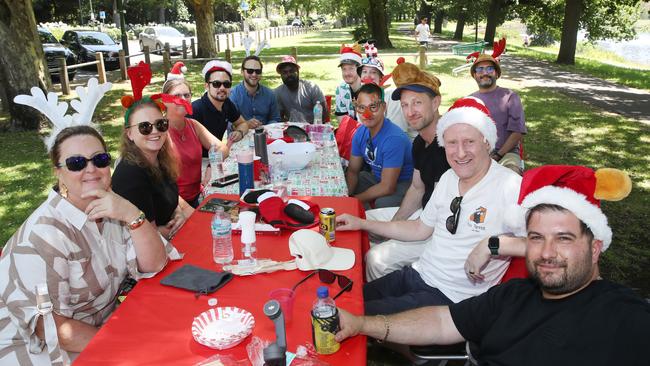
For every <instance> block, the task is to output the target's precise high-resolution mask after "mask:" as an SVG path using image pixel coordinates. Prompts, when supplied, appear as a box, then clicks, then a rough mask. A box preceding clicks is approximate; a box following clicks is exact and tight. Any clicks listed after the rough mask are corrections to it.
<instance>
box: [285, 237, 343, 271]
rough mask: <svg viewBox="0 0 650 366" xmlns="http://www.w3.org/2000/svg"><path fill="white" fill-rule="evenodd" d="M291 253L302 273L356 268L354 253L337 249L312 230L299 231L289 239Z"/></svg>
mask: <svg viewBox="0 0 650 366" xmlns="http://www.w3.org/2000/svg"><path fill="white" fill-rule="evenodd" d="M289 251H290V252H291V255H292V256H294V257H296V265H297V266H298V269H300V270H302V271H312V270H315V269H319V268H322V269H329V270H331V271H343V270H346V269H350V268H352V266H354V251H353V250H352V249H346V248H336V247H333V246H331V245H329V243H327V241H326V240H325V237H323V236H322V235H321V234H319V233H317V232H315V231H312V230H306V229H302V230H298V231H296V232H294V233H293V234H291V237H289Z"/></svg>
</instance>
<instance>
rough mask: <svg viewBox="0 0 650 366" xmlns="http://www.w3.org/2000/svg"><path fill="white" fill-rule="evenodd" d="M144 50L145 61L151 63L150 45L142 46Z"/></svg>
mask: <svg viewBox="0 0 650 366" xmlns="http://www.w3.org/2000/svg"><path fill="white" fill-rule="evenodd" d="M142 52H144V63H146V64H150V65H151V55H150V53H149V46H144V47H142Z"/></svg>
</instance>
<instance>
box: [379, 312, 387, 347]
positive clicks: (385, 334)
mask: <svg viewBox="0 0 650 366" xmlns="http://www.w3.org/2000/svg"><path fill="white" fill-rule="evenodd" d="M377 316H378V317H379V316H380V317H382V319H384V328H385V329H386V333H384V339H382V340H379V339H378V340H377V342H379V343H384V342H386V340H387V339H388V335H389V334H390V322H389V321H388V318H387V317H386V315H383V314H379V315H377Z"/></svg>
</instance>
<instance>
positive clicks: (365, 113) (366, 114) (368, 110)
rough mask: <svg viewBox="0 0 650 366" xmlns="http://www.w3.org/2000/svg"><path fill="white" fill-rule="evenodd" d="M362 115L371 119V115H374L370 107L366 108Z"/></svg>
mask: <svg viewBox="0 0 650 366" xmlns="http://www.w3.org/2000/svg"><path fill="white" fill-rule="evenodd" d="M362 117H363V118H365V119H370V117H372V112H370V108H366V110H365V111H364V112H363V114H362Z"/></svg>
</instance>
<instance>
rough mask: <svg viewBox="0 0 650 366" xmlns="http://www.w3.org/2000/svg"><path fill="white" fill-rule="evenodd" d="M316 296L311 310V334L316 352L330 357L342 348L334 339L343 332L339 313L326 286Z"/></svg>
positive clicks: (319, 289)
mask: <svg viewBox="0 0 650 366" xmlns="http://www.w3.org/2000/svg"><path fill="white" fill-rule="evenodd" d="M316 295H317V298H316V301H314V305H313V306H312V309H311V333H312V337H313V339H314V346H315V347H316V352H318V353H320V354H322V355H329V354H332V353H335V352H336V351H338V350H339V348H340V347H341V344H340V343H339V342H337V341H336V339H335V337H334V336H335V334H336V333H337V332H338V331H339V330H341V327H340V323H339V312H338V309H337V308H336V303H335V302H334V300H333V299H332V298H331V297H330V296H329V290H328V288H327V287H326V286H321V287H319V288H318V290H317V291H316Z"/></svg>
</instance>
